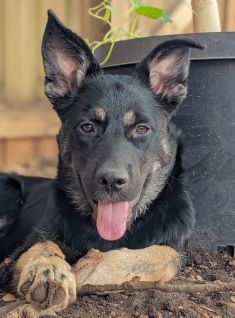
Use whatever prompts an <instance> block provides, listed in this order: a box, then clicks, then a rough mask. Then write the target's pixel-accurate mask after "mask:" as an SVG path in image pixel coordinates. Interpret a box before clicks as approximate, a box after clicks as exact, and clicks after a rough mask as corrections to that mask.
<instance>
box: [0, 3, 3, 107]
mask: <svg viewBox="0 0 235 318" xmlns="http://www.w3.org/2000/svg"><path fill="white" fill-rule="evenodd" d="M3 18H4V10H3V0H2V1H0V92H1V93H0V102H1V101H2V100H3V72H4V69H3V65H4V64H3V45H4V39H3Z"/></svg>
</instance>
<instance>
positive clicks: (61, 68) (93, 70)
mask: <svg viewBox="0 0 235 318" xmlns="http://www.w3.org/2000/svg"><path fill="white" fill-rule="evenodd" d="M42 56H43V64H44V69H45V73H46V78H45V92H46V95H47V97H48V98H49V100H50V101H51V103H52V104H53V105H54V108H55V109H56V111H57V112H58V113H60V112H64V111H65V109H63V105H64V104H65V102H64V99H67V98H69V96H70V95H71V93H72V92H73V91H74V90H76V89H78V88H79V86H80V84H81V81H82V80H83V79H84V77H85V76H90V75H95V74H98V73H99V72H101V68H100V66H99V64H98V63H97V61H96V60H95V58H94V56H93V55H92V53H91V50H90V48H89V47H88V46H87V44H86V43H85V41H83V40H82V39H81V38H80V37H79V36H78V35H76V34H75V33H73V32H72V31H70V30H69V29H67V28H66V27H65V26H64V25H63V24H62V23H61V22H60V21H59V19H58V18H57V17H56V15H55V14H54V13H53V12H52V11H51V10H49V11H48V21H47V25H46V29H45V32H44V36H43V41H42Z"/></svg>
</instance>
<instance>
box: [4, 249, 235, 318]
mask: <svg viewBox="0 0 235 318" xmlns="http://www.w3.org/2000/svg"><path fill="white" fill-rule="evenodd" d="M215 281H222V282H227V283H231V282H235V258H232V256H231V255H230V254H229V252H228V251H226V250H223V251H221V252H220V253H218V255H212V254H210V253H207V252H203V251H198V250H194V251H189V252H188V256H187V263H186V265H185V266H184V268H183V269H182V270H181V271H180V272H179V274H178V275H177V277H176V278H174V280H173V281H171V283H174V284H181V283H188V284H190V283H197V284H204V283H210V282H215ZM0 295H1V296H0V299H1V300H0V306H4V305H6V302H4V301H3V300H2V297H3V294H0ZM58 317H61V318H75V317H76V318H90V317H91V318H99V317H100V318H101V317H102V318H105V317H107V318H115V317H119V318H131V317H136V318H137V317H138V318H168V317H175V318H183V317H186V318H199V317H202V318H233V317H235V292H213V293H212V292H211V293H209V292H205V293H182V292H177V293H176V292H162V291H158V290H155V291H153V290H149V291H137V292H136V291H132V292H131V291H126V292H123V293H115V294H111V295H108V296H97V295H90V296H88V295H80V296H78V299H77V301H76V302H75V303H74V304H73V305H71V306H70V307H69V308H68V309H67V310H65V311H64V312H62V313H61V314H60V315H58ZM45 318H46V317H45ZM47 318H49V316H47Z"/></svg>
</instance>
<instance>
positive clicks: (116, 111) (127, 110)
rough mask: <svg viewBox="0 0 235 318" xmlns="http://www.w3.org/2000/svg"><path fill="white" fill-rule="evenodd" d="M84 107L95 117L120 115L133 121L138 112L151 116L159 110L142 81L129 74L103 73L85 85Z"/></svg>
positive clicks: (126, 122)
mask: <svg viewBox="0 0 235 318" xmlns="http://www.w3.org/2000/svg"><path fill="white" fill-rule="evenodd" d="M84 94H85V99H84V98H83V102H84V104H85V105H84V111H87V110H89V113H90V114H92V115H93V116H94V115H95V116H96V117H98V119H100V120H101V121H102V120H105V119H106V118H121V119H122V121H123V123H124V124H127V125H128V124H132V123H134V122H135V121H136V119H137V118H136V117H137V116H138V115H140V114H141V115H142V116H143V117H144V116H146V117H148V116H152V115H153V110H155V111H156V112H159V109H160V108H159V107H157V105H156V101H155V99H154V97H153V95H152V94H151V92H149V91H148V89H146V88H145V87H144V86H143V85H141V84H140V83H139V82H138V81H137V80H136V79H135V78H133V77H130V76H113V75H105V76H102V77H99V78H97V79H93V80H90V81H88V82H86V83H85V85H84Z"/></svg>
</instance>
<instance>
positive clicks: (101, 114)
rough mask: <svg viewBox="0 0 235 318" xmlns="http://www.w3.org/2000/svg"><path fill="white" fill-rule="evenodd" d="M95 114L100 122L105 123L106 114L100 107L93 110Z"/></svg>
mask: <svg viewBox="0 0 235 318" xmlns="http://www.w3.org/2000/svg"><path fill="white" fill-rule="evenodd" d="M95 114H96V116H97V117H98V118H99V119H100V120H101V121H105V117H106V112H105V111H104V109H103V108H101V107H99V108H96V109H95Z"/></svg>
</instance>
